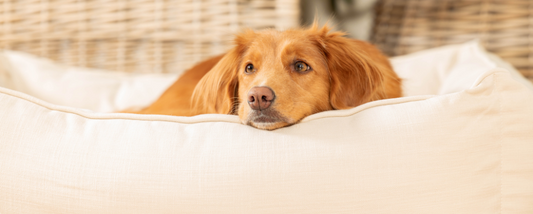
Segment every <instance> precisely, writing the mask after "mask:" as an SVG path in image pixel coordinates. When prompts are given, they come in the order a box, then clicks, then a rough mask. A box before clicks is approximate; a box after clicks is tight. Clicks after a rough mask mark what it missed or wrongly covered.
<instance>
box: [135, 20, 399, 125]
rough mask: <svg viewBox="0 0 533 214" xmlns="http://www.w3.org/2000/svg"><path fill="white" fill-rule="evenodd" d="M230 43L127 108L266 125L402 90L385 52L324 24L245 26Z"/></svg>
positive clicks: (288, 122) (285, 122)
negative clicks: (140, 104)
mask: <svg viewBox="0 0 533 214" xmlns="http://www.w3.org/2000/svg"><path fill="white" fill-rule="evenodd" d="M234 42H235V46H234V47H233V48H232V49H231V50H229V51H228V52H227V53H225V54H223V55H220V56H215V57H213V58H210V59H207V60H205V61H203V62H201V63H199V64H197V65H196V66H194V67H193V68H191V69H189V70H187V71H186V72H185V73H184V74H183V75H182V76H181V77H180V78H179V79H178V80H177V81H176V82H175V83H174V84H173V85H172V86H170V87H169V88H168V89H167V91H166V92H164V93H163V94H162V95H161V97H160V98H159V99H158V100H157V101H155V102H154V103H153V104H152V105H150V106H149V107H147V108H145V109H143V110H141V111H139V112H135V113H140V114H165V115H178V116H194V115H199V114H233V115H238V116H239V118H240V121H241V122H242V123H243V124H247V125H250V126H253V127H256V128H259V129H265V130H274V129H278V128H281V127H285V126H289V125H292V124H295V123H298V122H299V121H300V120H302V119H303V118H304V117H306V116H309V115H311V114H314V113H318V112H322V111H328V110H336V109H349V108H353V107H356V106H358V105H361V104H363V103H367V102H370V101H374V100H380V99H387V98H396V97H400V96H401V95H402V89H401V80H400V78H399V77H398V76H397V75H396V73H395V72H394V71H393V69H392V67H391V65H390V63H389V60H388V58H387V57H386V56H385V55H383V54H382V53H381V52H380V51H379V50H378V49H377V48H376V47H375V46H373V45H371V44H369V43H366V42H363V41H359V40H354V39H350V38H347V37H345V34H344V33H343V32H332V31H331V30H330V28H329V27H328V26H324V27H321V28H319V27H318V25H317V24H313V25H312V26H311V27H310V28H307V29H291V30H286V31H277V30H273V29H266V30H262V31H257V32H256V31H252V30H245V31H243V32H242V33H240V34H238V35H236V38H235V41H234Z"/></svg>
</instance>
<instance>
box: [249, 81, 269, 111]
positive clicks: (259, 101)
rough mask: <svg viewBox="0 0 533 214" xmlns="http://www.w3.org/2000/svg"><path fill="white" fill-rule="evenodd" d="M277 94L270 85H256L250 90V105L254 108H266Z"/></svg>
mask: <svg viewBox="0 0 533 214" xmlns="http://www.w3.org/2000/svg"><path fill="white" fill-rule="evenodd" d="M274 98H276V95H275V94H274V92H273V91H272V89H270V88H269V87H264V86H256V87H253V88H252V89H250V91H248V105H250V108H252V109H253V110H264V109H267V108H268V107H270V104H272V101H274Z"/></svg>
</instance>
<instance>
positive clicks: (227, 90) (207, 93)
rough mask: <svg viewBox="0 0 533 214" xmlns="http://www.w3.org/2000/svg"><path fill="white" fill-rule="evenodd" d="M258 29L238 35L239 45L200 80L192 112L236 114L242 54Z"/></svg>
mask: <svg viewBox="0 0 533 214" xmlns="http://www.w3.org/2000/svg"><path fill="white" fill-rule="evenodd" d="M254 35H255V33H254V32H253V31H252V30H246V31H244V32H242V33H240V34H238V35H237V36H236V38H235V47H234V48H232V49H231V50H230V51H228V53H226V54H225V55H224V57H222V59H221V60H220V61H219V62H218V63H217V64H216V65H215V66H214V67H213V68H212V69H211V70H210V71H209V72H207V74H206V75H205V76H204V77H203V78H202V79H201V80H200V82H198V84H197V85H196V87H195V88H194V92H193V95H192V99H191V103H192V106H191V109H192V114H193V115H197V114H235V111H236V108H237V106H236V105H237V103H238V97H237V89H238V87H239V82H238V72H239V64H240V62H241V56H242V54H243V53H244V52H245V51H246V49H247V46H248V45H249V43H250V42H251V41H252V40H253V37H254Z"/></svg>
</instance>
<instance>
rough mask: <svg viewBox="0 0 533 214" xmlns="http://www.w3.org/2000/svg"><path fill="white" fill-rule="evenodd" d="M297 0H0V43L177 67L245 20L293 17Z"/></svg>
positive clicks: (120, 64)
mask: <svg viewBox="0 0 533 214" xmlns="http://www.w3.org/2000/svg"><path fill="white" fill-rule="evenodd" d="M299 17H300V16H299V0H0V48H3V49H12V50H20V51H25V52H29V53H33V54H36V55H39V56H42V57H47V58H51V59H54V60H57V61H60V62H63V63H66V64H70V65H77V66H84V67H93V68H102V69H110V70H118V71H127V72H150V73H152V72H181V71H183V70H184V69H186V68H188V67H190V66H192V65H193V64H194V63H196V62H198V61H199V60H202V59H204V58H206V57H208V56H212V55H215V54H219V53H222V52H224V51H226V50H227V49H228V48H229V47H230V46H231V45H232V39H233V35H234V34H235V33H237V32H239V31H241V30H242V28H244V27H249V28H252V29H261V28H277V29H286V28H290V27H296V26H298V24H299Z"/></svg>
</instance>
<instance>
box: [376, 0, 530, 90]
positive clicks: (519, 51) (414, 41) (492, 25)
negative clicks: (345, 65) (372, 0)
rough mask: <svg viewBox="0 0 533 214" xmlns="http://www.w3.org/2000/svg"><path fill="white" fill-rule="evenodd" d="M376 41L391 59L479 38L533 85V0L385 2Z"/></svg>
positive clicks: (379, 12) (378, 9)
mask: <svg viewBox="0 0 533 214" xmlns="http://www.w3.org/2000/svg"><path fill="white" fill-rule="evenodd" d="M375 8H376V20H375V26H374V30H373V36H372V40H373V43H375V44H377V45H378V46H379V47H380V48H381V49H382V50H383V51H384V52H385V53H387V54H388V55H390V56H396V55H402V54H407V53H411V52H414V51H418V50H423V49H427V48H431V47H437V46H441V45H445V44H455V43H461V42H466V41H469V40H472V39H475V38H479V39H480V40H481V42H482V43H483V45H484V46H485V48H487V50H489V51H490V52H493V53H496V54H498V55H499V56H500V57H502V58H503V59H505V60H506V61H508V62H510V63H511V64H513V65H514V66H515V67H516V68H517V69H518V70H520V71H521V72H522V73H523V74H524V75H525V76H526V77H527V78H529V79H530V80H532V81H533V1H532V0H505V1H504V0H380V1H379V3H378V4H377V5H376V7H375Z"/></svg>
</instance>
